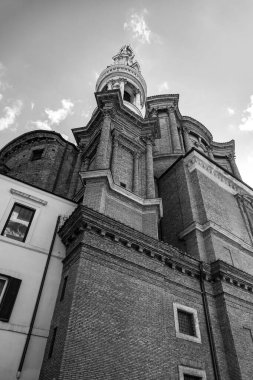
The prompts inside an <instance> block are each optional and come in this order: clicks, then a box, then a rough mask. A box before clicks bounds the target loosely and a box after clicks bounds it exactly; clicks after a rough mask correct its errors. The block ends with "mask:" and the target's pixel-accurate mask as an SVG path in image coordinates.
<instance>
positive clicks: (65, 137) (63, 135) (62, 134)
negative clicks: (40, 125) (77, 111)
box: [61, 133, 69, 140]
mask: <svg viewBox="0 0 253 380" xmlns="http://www.w3.org/2000/svg"><path fill="white" fill-rule="evenodd" d="M61 136H62V137H63V138H64V139H65V140H68V139H69V137H68V136H67V135H65V133H61Z"/></svg>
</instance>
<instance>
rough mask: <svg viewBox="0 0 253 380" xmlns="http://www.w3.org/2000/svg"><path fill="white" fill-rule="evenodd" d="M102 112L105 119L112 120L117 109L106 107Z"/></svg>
mask: <svg viewBox="0 0 253 380" xmlns="http://www.w3.org/2000/svg"><path fill="white" fill-rule="evenodd" d="M101 111H102V113H103V116H104V118H110V119H111V118H113V116H114V115H115V109H114V107H110V106H104V107H103V108H102V109H101Z"/></svg>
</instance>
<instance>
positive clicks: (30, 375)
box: [0, 174, 76, 380]
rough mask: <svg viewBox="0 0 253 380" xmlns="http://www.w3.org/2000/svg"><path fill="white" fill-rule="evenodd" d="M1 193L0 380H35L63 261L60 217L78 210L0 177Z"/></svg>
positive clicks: (34, 188)
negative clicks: (17, 379)
mask: <svg viewBox="0 0 253 380" xmlns="http://www.w3.org/2000/svg"><path fill="white" fill-rule="evenodd" d="M0 189H1V197H0V342H1V345H0V379H2V380H13V379H15V378H21V379H26V380H36V379H38V377H39V371H40V367H41V363H42V359H43V355H44V349H45V345H46V340H47V337H48V332H49V328H50V322H51V318H52V314H53V310H54V306H55V301H56V297H57V293H58V289H59V284H60V278H61V271H62V259H63V258H64V255H65V247H64V245H63V244H62V242H61V241H60V239H59V237H58V235H57V234H56V233H55V230H56V228H57V227H56V226H57V224H58V225H59V222H60V221H58V216H59V215H61V216H68V215H70V214H71V213H72V211H73V210H74V209H75V207H76V204H75V203H74V202H71V201H69V200H67V199H64V198H62V197H59V196H56V195H54V194H50V193H48V192H46V191H44V190H40V189H38V188H36V187H34V186H30V185H27V184H25V183H22V182H20V181H17V180H15V179H12V178H10V177H7V176H5V175H2V174H1V175H0ZM39 293H40V296H39V297H38V294H39Z"/></svg>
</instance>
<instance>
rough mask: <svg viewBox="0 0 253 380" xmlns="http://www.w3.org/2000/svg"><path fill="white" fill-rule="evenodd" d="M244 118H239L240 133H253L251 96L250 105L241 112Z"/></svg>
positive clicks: (252, 100)
mask: <svg viewBox="0 0 253 380" xmlns="http://www.w3.org/2000/svg"><path fill="white" fill-rule="evenodd" d="M243 114H244V116H243V117H242V118H241V124H240V125H239V129H240V130H241V131H253V95H251V96H250V104H249V106H248V108H246V110H244V111H243Z"/></svg>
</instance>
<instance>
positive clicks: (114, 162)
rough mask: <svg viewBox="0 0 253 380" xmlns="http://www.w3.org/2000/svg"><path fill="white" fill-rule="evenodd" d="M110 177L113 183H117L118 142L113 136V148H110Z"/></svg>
mask: <svg viewBox="0 0 253 380" xmlns="http://www.w3.org/2000/svg"><path fill="white" fill-rule="evenodd" d="M112 149H113V150H112V169H111V170H112V177H113V180H114V182H115V183H118V182H119V181H118V174H117V167H118V151H119V141H118V139H117V137H116V136H115V135H114V138H113V148H112Z"/></svg>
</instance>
